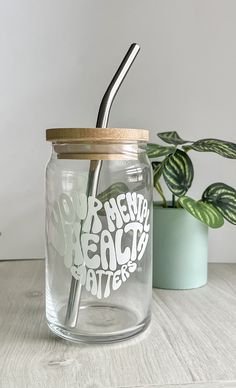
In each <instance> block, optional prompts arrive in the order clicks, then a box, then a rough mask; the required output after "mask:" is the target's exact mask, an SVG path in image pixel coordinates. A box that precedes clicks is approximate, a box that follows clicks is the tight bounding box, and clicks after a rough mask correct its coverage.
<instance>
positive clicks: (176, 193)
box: [147, 131, 236, 289]
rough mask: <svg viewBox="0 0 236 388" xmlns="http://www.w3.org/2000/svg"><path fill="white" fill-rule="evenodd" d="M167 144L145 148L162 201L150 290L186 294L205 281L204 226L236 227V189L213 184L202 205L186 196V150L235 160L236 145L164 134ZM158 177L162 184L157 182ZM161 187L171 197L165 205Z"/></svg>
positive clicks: (189, 174) (190, 171)
mask: <svg viewBox="0 0 236 388" xmlns="http://www.w3.org/2000/svg"><path fill="white" fill-rule="evenodd" d="M158 136H159V138H160V139H161V140H162V141H163V142H165V143H166V145H159V144H153V143H150V144H148V150H147V152H148V156H149V158H150V159H151V161H152V166H153V176H154V178H153V184H154V188H155V189H156V190H157V193H158V194H159V196H160V198H161V202H154V207H153V211H154V213H153V225H154V231H153V233H154V235H153V240H154V252H153V285H154V287H159V288H168V289H190V288H197V287H201V286H203V285H204V284H206V282H207V259H208V227H211V228H219V227H221V226H222V225H223V224H224V220H227V221H228V222H230V223H231V224H234V225H236V190H235V189H234V188H232V187H230V186H228V185H227V184H225V183H222V182H217V183H213V184H211V185H210V186H208V187H207V188H206V190H205V191H204V192H203V194H202V197H201V199H200V200H197V201H196V200H195V199H193V198H190V197H189V196H187V195H186V194H187V192H188V190H189V188H190V187H191V185H192V181H193V177H194V168H193V164H192V161H191V159H190V157H189V153H190V151H197V152H215V153H217V154H219V155H221V156H223V157H225V158H229V159H236V144H234V143H231V142H227V141H223V140H218V139H202V140H198V141H196V142H194V141H187V140H183V139H181V138H180V136H179V135H178V133H177V132H175V131H173V132H162V133H159V134H158ZM161 178H162V179H161ZM162 182H164V183H165V185H166V186H167V188H168V189H169V190H170V192H171V194H172V201H171V202H168V201H167V200H166V198H165V195H164V191H163V188H162Z"/></svg>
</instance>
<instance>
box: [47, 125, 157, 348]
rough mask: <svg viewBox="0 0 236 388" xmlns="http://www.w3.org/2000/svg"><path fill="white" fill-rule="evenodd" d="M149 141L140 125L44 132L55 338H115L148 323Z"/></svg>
mask: <svg viewBox="0 0 236 388" xmlns="http://www.w3.org/2000/svg"><path fill="white" fill-rule="evenodd" d="M98 131H99V132H98ZM127 131H129V132H127ZM147 139H148V131H145V130H128V129H109V130H108V129H91V128H89V129H50V130H47V140H50V141H52V155H51V159H50V161H49V163H48V165H47V170H46V316H47V322H48V325H49V327H50V329H51V330H52V331H53V332H54V333H55V334H57V335H58V336H60V337H63V338H65V339H68V340H73V341H85V342H112V341H117V340H123V339H125V338H128V337H131V336H133V335H135V334H137V333H138V332H140V331H142V330H143V329H145V328H146V327H147V326H148V324H149V322H150V317H151V295H152V169H151V165H150V162H149V159H148V157H147V155H146V142H147ZM99 161H100V162H99ZM96 178H97V181H96V182H97V185H95V191H94V187H93V190H91V185H93V186H94V182H95V180H96ZM92 191H93V192H92Z"/></svg>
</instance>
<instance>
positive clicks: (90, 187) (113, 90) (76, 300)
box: [65, 43, 140, 327]
mask: <svg viewBox="0 0 236 388" xmlns="http://www.w3.org/2000/svg"><path fill="white" fill-rule="evenodd" d="M139 50H140V47H139V45H138V44H136V43H133V44H132V45H131V46H130V48H129V50H128V51H127V53H126V55H125V57H124V59H123V61H122V62H121V64H120V66H119V68H118V70H117V71H116V73H115V75H114V77H113V78H112V80H111V83H110V84H109V86H108V88H107V90H106V92H105V94H104V96H103V99H102V101H101V104H100V107H99V111H98V117H97V123H96V128H106V127H107V123H108V119H109V114H110V110H111V106H112V103H113V101H114V98H115V96H116V94H117V92H118V90H119V88H120V86H121V84H122V82H123V80H124V79H125V76H126V74H127V73H128V71H129V69H130V67H131V65H132V63H133V61H134V60H135V58H136V56H137V54H138V52H139ZM101 167H102V161H101V160H91V162H90V167H89V176H88V183H87V193H86V194H87V196H94V197H95V196H96V194H97V188H98V181H99V175H100V171H101ZM81 290H82V285H81V283H80V281H79V280H77V279H75V278H74V277H72V279H71V284H70V293H69V298H68V305H67V311H66V319H65V325H66V326H70V327H75V326H76V324H77V319H78V314H79V305H80V299H81Z"/></svg>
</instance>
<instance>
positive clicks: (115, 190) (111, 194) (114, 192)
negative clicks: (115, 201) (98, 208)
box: [97, 182, 129, 203]
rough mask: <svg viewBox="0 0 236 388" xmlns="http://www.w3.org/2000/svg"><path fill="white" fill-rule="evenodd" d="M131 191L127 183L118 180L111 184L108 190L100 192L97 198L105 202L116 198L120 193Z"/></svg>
mask: <svg viewBox="0 0 236 388" xmlns="http://www.w3.org/2000/svg"><path fill="white" fill-rule="evenodd" d="M128 191H129V189H128V187H127V186H126V184H125V183H122V182H117V183H113V184H112V185H111V186H109V187H108V188H107V189H106V190H104V191H103V192H102V193H100V194H99V195H98V196H97V198H98V199H99V201H101V202H102V203H105V202H106V201H108V200H109V199H110V198H116V197H117V196H118V195H119V194H122V193H127V192H128Z"/></svg>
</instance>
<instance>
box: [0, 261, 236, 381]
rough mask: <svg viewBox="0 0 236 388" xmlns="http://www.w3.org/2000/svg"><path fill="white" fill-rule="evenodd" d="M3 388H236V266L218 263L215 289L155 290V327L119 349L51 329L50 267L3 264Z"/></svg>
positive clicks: (212, 269)
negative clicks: (66, 338) (71, 340)
mask: <svg viewBox="0 0 236 388" xmlns="http://www.w3.org/2000/svg"><path fill="white" fill-rule="evenodd" d="M0 387H1V388H13V387H14V388H18V387H20V388H24V387H27V388H28V387H29V388H36V387H37V388H41V387H42V388H45V387H47V388H51V387H56V388H61V387H63V388H64V387H65V388H68V387H69V388H74V387H83V388H88V387H90V388H98V387H99V388H107V387H116V388H118V387H119V388H121V387H123V388H124V387H127V388H128V387H129V388H131V387H139V388H144V387H145V388H157V387H158V388H176V387H178V388H223V387H234V388H236V264H211V265H210V266H209V283H208V285H207V286H205V287H203V288H200V289H196V290H190V291H169V290H157V289H155V290H154V291H153V318H152V323H151V326H150V327H149V329H148V330H147V331H146V332H145V333H143V334H141V335H139V336H137V337H135V338H133V339H131V340H128V341H126V342H121V343H118V344H112V345H96V346H94V345H86V344H73V343H69V342H66V341H63V340H61V339H59V338H56V337H55V336H53V334H51V333H50V332H49V329H48V328H47V325H46V321H45V314H44V262H43V261H41V260H34V261H31V260H30V261H5V262H0Z"/></svg>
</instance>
